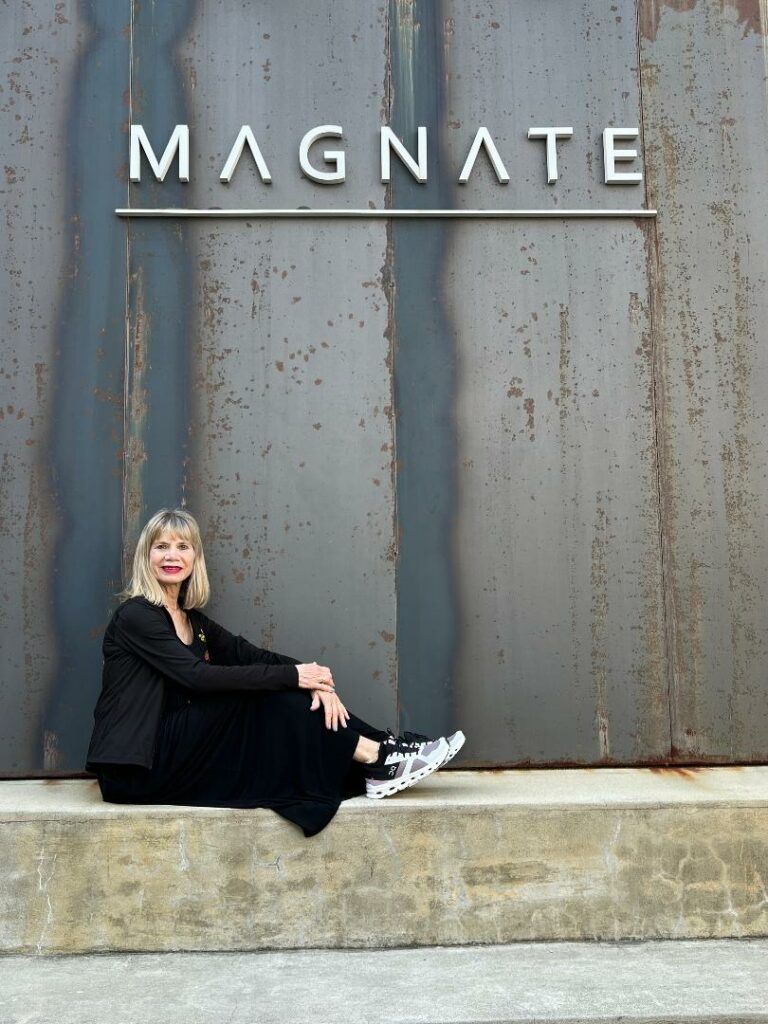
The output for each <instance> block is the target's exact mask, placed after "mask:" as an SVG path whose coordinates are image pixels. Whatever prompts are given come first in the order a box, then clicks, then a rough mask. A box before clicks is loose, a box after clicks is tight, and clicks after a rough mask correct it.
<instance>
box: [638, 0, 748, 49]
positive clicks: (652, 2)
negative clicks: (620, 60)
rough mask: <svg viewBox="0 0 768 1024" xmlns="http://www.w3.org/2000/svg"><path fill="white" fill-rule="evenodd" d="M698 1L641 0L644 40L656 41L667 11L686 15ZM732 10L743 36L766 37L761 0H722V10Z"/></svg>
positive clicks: (639, 22) (641, 32)
mask: <svg viewBox="0 0 768 1024" xmlns="http://www.w3.org/2000/svg"><path fill="white" fill-rule="evenodd" d="M697 3H698V0H641V3H640V12H639V18H638V26H639V29H640V34H641V36H642V37H643V38H644V39H650V40H652V41H653V40H655V39H656V37H657V35H658V32H659V23H660V21H661V16H662V12H663V11H664V10H665V9H668V10H671V11H677V12H679V13H685V12H687V11H692V10H693V9H694V8H695V7H696V5H697ZM729 8H731V9H732V10H733V11H735V13H736V19H737V22H738V24H739V25H741V26H742V30H743V31H742V35H743V36H747V35H749V33H750V32H754V33H755V34H756V35H762V36H765V35H766V34H768V25H767V24H766V22H765V21H764V20H763V16H762V12H761V2H760V0H720V10H721V11H722V12H723V13H725V11H727V10H728V9H729Z"/></svg>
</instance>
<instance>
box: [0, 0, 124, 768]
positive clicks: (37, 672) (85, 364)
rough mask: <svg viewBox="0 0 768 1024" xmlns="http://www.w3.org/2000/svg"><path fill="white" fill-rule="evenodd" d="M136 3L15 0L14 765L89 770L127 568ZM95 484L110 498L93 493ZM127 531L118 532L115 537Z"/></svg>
mask: <svg viewBox="0 0 768 1024" xmlns="http://www.w3.org/2000/svg"><path fill="white" fill-rule="evenodd" d="M127 12H128V8H127V4H113V5H110V8H109V10H108V11H107V10H105V9H104V7H103V5H98V4H89V3H83V4H75V3H69V2H66V3H64V2H62V3H57V4H56V5H51V4H50V3H42V2H29V3H25V4H12V5H7V6H6V7H4V9H3V12H2V15H1V16H0V17H2V32H0V47H2V53H3V66H4V68H5V71H4V74H3V79H2V82H0V90H1V91H0V108H1V109H2V118H3V124H2V129H3V131H2V136H3V150H4V159H3V161H2V162H3V164H4V166H5V184H4V195H3V206H4V221H3V223H4V231H3V238H2V243H0V244H2V250H3V262H4V266H5V269H6V271H7V274H6V275H3V280H2V284H0V288H2V293H3V326H4V333H3V356H2V362H3V371H4V375H5V379H6V381H7V382H8V393H7V398H5V397H4V400H3V405H4V422H3V434H4V453H5V454H4V476H5V489H6V494H5V497H4V501H5V502H6V505H5V509H4V521H5V527H6V535H5V538H4V560H3V567H4V576H5V581H6V586H5V588H4V589H5V597H4V600H3V602H2V615H3V621H2V624H1V625H2V633H3V652H4V654H3V660H4V666H5V667H4V670H3V673H2V682H1V683H0V705H1V706H0V746H1V747H2V751H3V755H2V771H3V772H4V773H5V774H11V775H13V774H23V773H27V772H30V771H39V770H41V769H42V770H45V771H51V772H56V771H64V770H69V771H72V770H74V771H77V770H79V769H80V768H81V767H82V751H83V741H84V738H85V740H86V741H87V735H88V733H89V730H90V721H89V719H90V707H91V706H92V703H93V700H94V695H95V693H96V692H97V690H98V685H99V670H100V664H101V651H100V633H101V629H102V627H103V621H104V612H105V609H106V607H107V605H108V602H109V596H110V591H111V590H113V589H114V588H115V587H116V586H117V585H119V540H120V488H121V467H120V460H119V453H120V447H121V443H122V429H121V428H122V383H121V374H122V362H123V359H122V342H123V333H124V326H123V302H122V297H123V296H124V290H125V284H124V243H123V242H122V240H121V237H120V233H119V232H116V231H115V229H114V215H113V213H112V210H113V209H114V206H115V203H116V202H122V201H124V199H125V195H126V193H125V186H124V184H123V183H122V182H121V181H120V167H121V160H120V159H119V158H116V155H117V154H118V153H119V152H120V149H121V148H122V147H121V144H120V143H118V139H120V140H121V136H120V129H121V126H122V123H123V121H124V118H125V115H126V110H125V107H124V106H123V92H124V90H125V88H126V86H127V80H128V76H127V63H126V59H127V37H126V34H125V32H124V28H125V24H126V23H127V20H128V18H127ZM96 496H98V500H94V499H95V497H96ZM116 546H117V547H116Z"/></svg>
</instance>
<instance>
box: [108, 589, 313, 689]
mask: <svg viewBox="0 0 768 1024" xmlns="http://www.w3.org/2000/svg"><path fill="white" fill-rule="evenodd" d="M208 621H210V620H208ZM113 626H114V639H115V642H116V643H117V644H118V645H119V647H121V648H122V649H123V650H126V651H128V652H130V653H131V654H134V655H138V657H140V658H141V659H142V660H143V661H146V662H147V663H148V664H150V665H151V666H152V667H153V668H155V669H156V670H157V671H158V672H160V673H162V675H164V676H167V677H168V678H169V679H172V680H173V681H174V682H176V683H179V684H180V685H181V686H187V687H189V688H190V689H194V690H292V689H296V688H297V687H298V686H299V673H298V671H297V669H296V668H295V667H294V663H293V662H292V661H289V662H276V663H272V664H270V663H264V662H251V663H246V664H234V665H226V664H225V665H221V664H219V665H214V664H210V663H209V662H205V661H202V660H201V659H200V658H198V657H197V656H196V655H195V654H194V652H193V651H192V650H191V649H190V648H189V647H187V646H186V645H185V644H183V643H182V642H181V640H179V638H178V637H177V636H176V633H175V631H174V629H173V626H172V625H171V624H170V623H169V622H168V621H167V620H166V616H165V613H164V612H163V610H162V609H161V608H155V607H152V606H148V605H146V604H142V603H140V602H138V601H127V602H126V603H125V604H124V605H123V606H122V607H121V608H120V609H118V611H117V612H116V614H115V617H114V619H113ZM230 635H231V634H230ZM206 639H207V636H206ZM244 643H247V641H244ZM256 650H258V648H256ZM329 689H330V688H329Z"/></svg>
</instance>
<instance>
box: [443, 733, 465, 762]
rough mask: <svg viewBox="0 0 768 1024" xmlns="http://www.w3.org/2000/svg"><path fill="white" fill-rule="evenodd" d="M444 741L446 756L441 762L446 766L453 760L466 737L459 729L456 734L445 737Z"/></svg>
mask: <svg viewBox="0 0 768 1024" xmlns="http://www.w3.org/2000/svg"><path fill="white" fill-rule="evenodd" d="M445 739H446V742H447V743H448V754H447V756H446V758H445V760H444V761H443V764H448V762H449V761H452V760H453V758H454V757H456V755H457V754H458V752H459V751H460V750H461V748H462V747H463V746H464V744H465V743H466V742H467V737H466V736H465V735H464V733H463V732H462V731H461V729H459V731H458V732H454V733H451V735H450V736H446V737H445Z"/></svg>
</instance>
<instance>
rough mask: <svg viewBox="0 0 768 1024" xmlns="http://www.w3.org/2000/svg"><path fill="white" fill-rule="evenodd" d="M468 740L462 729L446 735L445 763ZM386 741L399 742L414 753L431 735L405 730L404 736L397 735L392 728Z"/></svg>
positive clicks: (403, 747) (427, 741)
mask: <svg viewBox="0 0 768 1024" xmlns="http://www.w3.org/2000/svg"><path fill="white" fill-rule="evenodd" d="M466 741H467V738H466V736H465V735H464V733H463V732H461V730H459V731H458V732H454V733H451V735H450V736H446V742H447V743H448V751H447V753H446V755H445V760H444V761H443V764H448V762H449V761H452V760H453V758H454V757H456V755H457V754H458V752H459V751H460V750H461V748H462V747H463V746H464V744H465V743H466ZM384 742H385V743H390V744H393V743H399V744H400V746H401V748H402V749H403V750H405V749H406V748H407V749H408V750H409V751H410V752H411V753H413V752H414V751H415V750H418V748H419V747H420V746H421V745H422V743H429V736H423V735H422V734H421V733H420V732H404V733H403V734H402V736H395V734H394V733H393V732H392V730H391V729H387V738H386V740H385V741H384Z"/></svg>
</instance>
